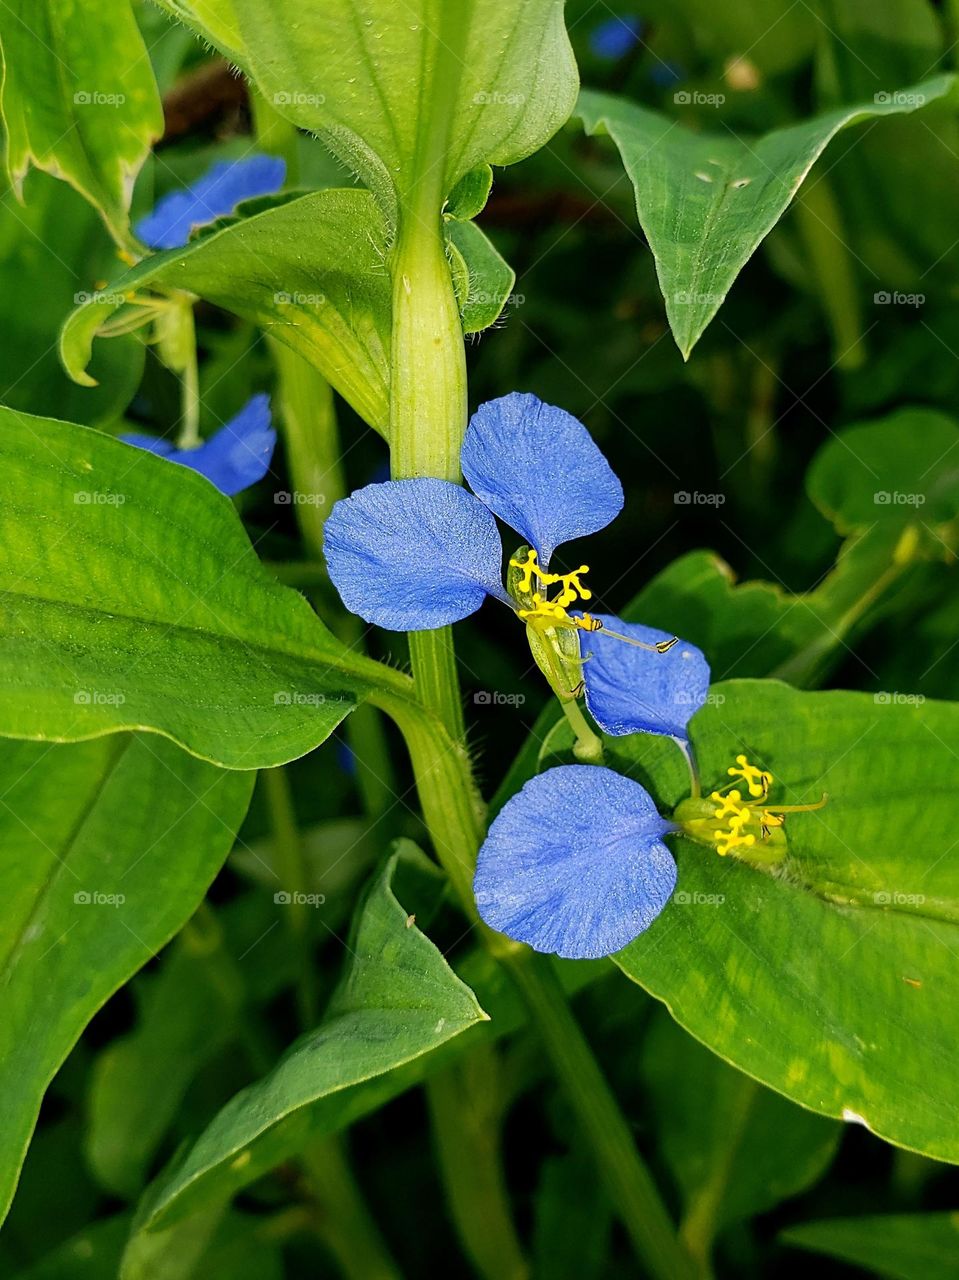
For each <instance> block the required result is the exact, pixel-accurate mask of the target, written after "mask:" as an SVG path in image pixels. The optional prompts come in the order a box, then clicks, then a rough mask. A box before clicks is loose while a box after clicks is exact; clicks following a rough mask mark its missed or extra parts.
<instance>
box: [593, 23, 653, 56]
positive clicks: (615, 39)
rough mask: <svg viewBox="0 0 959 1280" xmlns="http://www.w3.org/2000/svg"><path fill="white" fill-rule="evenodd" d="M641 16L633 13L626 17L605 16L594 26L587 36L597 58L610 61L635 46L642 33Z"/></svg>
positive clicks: (623, 54)
mask: <svg viewBox="0 0 959 1280" xmlns="http://www.w3.org/2000/svg"><path fill="white" fill-rule="evenodd" d="M644 25H645V24H644V23H643V20H642V18H639V17H637V16H636V15H635V14H630V15H628V16H626V17H616V18H607V19H606V21H605V22H601V23H600V24H599V26H598V27H594V28H593V30H592V32H591V33H590V37H589V47H590V49H591V50H592V51H593V53H594V54H595V55H596V57H597V58H603V59H605V60H608V61H610V62H612V61H614V60H616V59H618V58H622V57H624V56H625V55H626V54H627V53H629V51H630V49H633V48H635V46H636V45H637V44H638V43H639V40H640V37H641V36H642V34H643V27H644Z"/></svg>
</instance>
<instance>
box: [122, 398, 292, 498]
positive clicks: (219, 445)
mask: <svg viewBox="0 0 959 1280" xmlns="http://www.w3.org/2000/svg"><path fill="white" fill-rule="evenodd" d="M120 439H121V440H124V441H126V443H127V444H132V445H136V446H137V448H138V449H147V450H149V452H150V453H155V454H157V455H158V456H159V457H161V458H166V459H167V460H168V461H169V462H178V463H180V465H181V466H184V467H189V468H190V469H191V470H192V471H199V473H200V475H201V476H206V478H207V479H208V480H212V481H213V483H214V484H215V485H216V487H217V488H218V489H219V490H220V491H221V492H222V493H226V494H229V495H231V496H232V495H233V494H234V493H239V492H240V490H241V489H246V488H248V487H249V486H250V485H251V484H256V482H257V480H262V478H263V477H264V476H265V475H266V473H267V471H268V470H269V469H270V459H271V458H272V457H273V449H274V448H275V446H276V432H275V431H274V430H273V428H272V426H271V419H270V400H269V397H268V396H265V395H258V396H254V397H253V399H252V400H250V401H248V403H247V404H246V405H244V407H243V408H242V409H241V410H240V412H239V413H238V414H237V415H236V417H235V418H231V419H230V421H229V422H228V423H227V424H226V426H224V427H221V428H220V430H219V431H217V433H216V434H215V435H213V436H211V437H210V439H209V440H206V441H204V443H203V444H201V445H199V446H198V447H197V448H196V449H177V448H176V446H175V445H173V444H171V443H170V441H169V440H160V439H159V438H158V437H157V436H145V435H139V434H136V433H134V434H130V435H124V436H121V437H120Z"/></svg>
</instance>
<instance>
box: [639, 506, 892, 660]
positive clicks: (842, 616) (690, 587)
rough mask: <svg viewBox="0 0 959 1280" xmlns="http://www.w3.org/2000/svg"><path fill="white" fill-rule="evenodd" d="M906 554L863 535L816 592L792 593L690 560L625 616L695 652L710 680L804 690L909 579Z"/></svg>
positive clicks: (879, 537)
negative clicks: (755, 679)
mask: <svg viewBox="0 0 959 1280" xmlns="http://www.w3.org/2000/svg"><path fill="white" fill-rule="evenodd" d="M907 552H908V547H907V548H905V549H904V548H902V547H901V546H900V531H899V530H898V529H894V528H892V529H889V528H880V529H873V530H870V531H869V532H868V533H865V534H862V535H861V536H856V537H853V538H850V539H849V540H848V542H846V543H845V544H844V546H843V547H842V549H841V551H840V554H839V558H838V560H837V562H836V566H835V568H834V569H833V570H832V571H831V572H830V573H828V574H827V575H826V576H825V577H824V578H823V580H822V581H821V582H820V583H819V584H818V585H817V586H816V587H815V589H814V590H812V591H807V592H800V593H797V594H792V593H790V592H788V591H784V590H783V589H782V588H781V587H778V586H775V585H774V584H773V583H770V582H764V581H758V580H753V581H747V582H739V583H738V582H736V579H735V575H734V574H733V571H732V569H730V567H729V565H727V564H726V562H725V561H724V560H721V559H720V558H719V557H718V556H717V555H715V554H714V553H712V552H710V551H691V552H689V553H688V554H687V555H685V556H680V557H679V559H678V560H674V561H673V563H672V564H670V565H668V566H667V567H666V568H665V569H663V570H662V572H661V573H658V574H657V575H656V577H655V578H653V579H652V581H651V582H649V583H648V584H647V586H645V587H644V588H643V590H642V591H641V592H640V593H639V595H638V596H636V597H635V598H634V599H633V600H632V601H630V603H629V604H628V605H627V607H626V608H625V609H624V610H623V615H622V616H623V617H624V618H626V619H627V620H629V621H636V622H644V623H646V625H647V626H653V627H660V628H662V629H664V630H668V631H673V632H675V633H676V634H677V635H681V636H682V637H683V639H684V640H689V641H691V642H692V643H693V644H695V645H698V647H699V648H701V649H702V650H703V652H704V653H705V654H706V656H707V658H708V659H709V663H710V666H711V668H712V672H713V676H714V678H715V679H716V680H727V679H730V678H732V677H737V676H767V675H771V676H775V677H777V678H778V679H782V680H788V681H789V682H790V683H791V684H800V685H808V684H811V683H813V682H814V681H815V680H816V679H821V678H822V677H823V676H824V675H825V674H826V673H827V672H828V670H829V669H830V667H831V666H833V665H834V664H835V663H836V661H837V660H838V659H839V658H841V657H842V656H843V655H844V654H846V653H847V652H848V651H849V647H850V645H851V644H852V643H853V642H854V639H855V637H856V636H857V635H858V634H859V632H860V630H861V629H862V628H863V627H864V626H865V625H866V624H867V622H868V619H869V617H870V610H871V609H872V608H873V607H874V606H876V605H877V604H878V603H879V602H880V601H881V600H882V599H883V598H884V596H885V593H886V592H887V591H888V590H890V589H891V588H892V586H893V585H894V584H895V583H896V582H898V581H899V579H900V578H901V577H902V576H903V575H904V574H905V573H906V572H907V571H908V570H909V567H910V564H911V560H910V558H909V555H908V554H907Z"/></svg>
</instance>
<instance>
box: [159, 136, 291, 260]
mask: <svg viewBox="0 0 959 1280" xmlns="http://www.w3.org/2000/svg"><path fill="white" fill-rule="evenodd" d="M285 178H286V162H285V161H284V160H281V159H280V158H279V157H277V156H261V155H253V156H247V157H245V158H244V159H243V160H219V161H217V163H216V164H214V165H213V166H212V167H211V168H210V169H208V170H207V171H206V173H205V174H204V175H203V177H202V178H200V179H199V180H198V181H197V182H194V183H193V185H192V186H190V187H187V188H186V190H185V191H171V192H170V194H169V195H166V196H164V197H163V199H162V200H160V201H159V202H158V203H157V205H156V207H155V208H154V210H153V212H152V213H148V214H147V216H146V217H145V218H141V219H140V221H139V222H138V223H137V224H136V227H135V228H134V230H135V231H136V233H137V235H138V236H139V238H140V239H141V240H142V241H143V243H144V244H146V245H149V246H150V248H151V249H179V248H181V247H182V246H183V245H185V244H186V243H187V241H188V240H189V239H190V232H191V231H192V230H193V228H194V227H198V226H202V225H203V223H205V222H213V221H214V220H215V219H216V218H222V217H223V216H224V215H225V214H228V213H232V212H233V210H234V209H235V208H236V206H237V205H238V204H239V203H240V202H241V200H250V199H252V197H253V196H268V195H272V194H273V192H274V191H279V189H280V188H281V187H282V186H283V181H284V179H285Z"/></svg>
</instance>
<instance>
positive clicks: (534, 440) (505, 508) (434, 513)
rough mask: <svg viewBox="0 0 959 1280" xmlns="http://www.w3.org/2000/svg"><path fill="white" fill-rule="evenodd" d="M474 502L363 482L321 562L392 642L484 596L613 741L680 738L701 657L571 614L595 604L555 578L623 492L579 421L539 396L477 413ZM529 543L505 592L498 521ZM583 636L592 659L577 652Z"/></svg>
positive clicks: (424, 486)
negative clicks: (566, 553)
mask: <svg viewBox="0 0 959 1280" xmlns="http://www.w3.org/2000/svg"><path fill="white" fill-rule="evenodd" d="M461 462H462V467H463V474H464V475H465V477H466V479H467V480H468V481H469V484H470V486H471V488H472V490H473V492H472V493H470V492H468V491H467V490H466V489H464V488H462V487H460V486H459V485H456V484H451V483H450V482H448V481H446V480H434V479H417V480H395V481H386V482H385V483H382V484H371V485H367V486H366V488H364V489H360V490H359V491H358V492H357V493H354V494H353V495H352V496H351V497H349V498H345V499H343V500H342V501H340V502H338V503H337V504H336V505H335V506H334V508H333V510H332V512H331V513H330V516H329V519H328V520H327V522H326V528H325V534H324V536H325V551H326V561H327V565H328V568H329V572H330V577H331V578H332V580H333V582H334V584H335V585H336V587H337V589H338V590H339V593H340V595H341V597H342V599H343V602H344V603H345V604H346V606H347V608H348V609H350V610H351V611H352V612H353V613H357V614H359V615H360V617H362V618H364V619H365V620H366V621H367V622H372V623H375V624H376V625H377V626H381V627H386V628H387V629H388V630H394V631H425V630H432V629H433V628H436V627H442V626H446V625H448V624H449V623H452V622H457V621H459V620H460V619H461V618H465V617H467V616H468V615H469V614H471V613H474V612H475V611H476V610H477V609H478V608H479V607H480V605H481V604H482V603H483V601H484V599H485V598H486V597H487V596H492V597H494V598H495V599H497V600H500V601H502V602H503V603H505V604H506V605H508V606H509V607H510V608H511V609H513V611H514V612H515V613H516V614H517V616H518V617H519V618H520V620H521V621H523V622H525V623H526V627H527V635H528V638H529V641H530V646H531V648H532V651H533V654H534V657H535V658H536V660H537V662H538V663H539V665H540V667H541V669H542V670H543V672H544V674H545V675H546V677H547V679H548V680H549V681H550V684H551V685H552V687H553V689H554V690H555V691H556V693H557V694H558V695H559V697H560V698H561V699H564V700H566V701H569V700H571V699H572V698H574V697H576V696H578V695H579V693H581V692H582V691H583V686H585V694H586V702H587V706H588V707H589V710H590V713H591V715H592V716H593V718H594V719H595V720H596V722H597V723H598V724H599V725H600V727H601V728H602V729H604V730H605V731H606V732H607V733H611V734H620V735H621V734H628V733H637V732H647V733H667V734H671V735H673V736H676V737H679V738H684V737H685V735H686V725H687V722H688V721H689V718H690V717H691V716H692V714H693V712H695V711H696V710H697V709H698V708H699V707H700V706H702V704H703V702H704V701H705V699H706V692H707V689H708V685H709V668H708V666H707V664H706V660H705V658H704V657H703V655H702V654H701V653H700V652H699V650H698V649H696V648H694V647H693V646H692V645H687V644H680V643H678V642H677V641H676V640H675V637H672V638H671V637H669V636H668V635H667V634H666V633H664V632H660V631H653V630H651V629H650V628H647V627H640V626H637V625H635V624H629V623H622V622H620V621H619V620H618V619H616V618H613V617H611V616H609V615H604V614H600V615H596V616H591V615H590V614H588V613H582V612H571V611H570V608H571V606H573V605H575V604H577V602H580V601H587V600H589V599H590V598H591V593H590V591H589V589H588V588H586V587H585V586H584V585H583V582H582V578H583V576H584V575H585V573H586V572H588V570H587V567H586V566H585V565H581V566H580V567H579V569H577V570H576V571H574V572H572V573H565V574H564V573H550V571H549V564H550V561H551V558H552V556H553V553H554V552H555V550H556V548H557V547H559V546H561V545H562V544H563V543H564V542H568V541H570V540H571V539H572V538H580V537H583V536H585V535H587V534H590V533H595V532H597V531H598V530H600V529H602V528H604V527H605V526H606V525H607V524H609V523H610V522H611V521H612V520H613V519H614V517H615V516H616V515H618V513H619V511H620V510H621V508H622V505H623V490H622V486H621V485H620V483H619V480H618V479H617V478H616V476H615V475H614V473H613V471H612V469H611V468H610V466H609V463H608V462H607V461H606V459H605V458H604V457H603V454H602V453H601V451H600V450H599V449H598V448H597V446H596V445H595V443H594V442H593V440H592V438H591V437H590V435H589V432H588V431H587V430H586V428H585V427H584V426H583V424H582V423H581V422H578V421H577V419H576V418H574V417H572V415H571V414H568V413H566V412H565V411H564V410H563V409H558V408H555V407H554V406H552V405H547V404H543V403H542V401H540V400H538V399H537V397H536V396H533V395H522V394H519V393H517V392H514V393H513V394H511V395H507V396H503V397H501V398H500V399H498V400H492V401H490V402H488V403H487V404H484V405H481V406H480V408H479V409H478V410H477V412H476V413H475V414H474V416H473V418H472V420H471V422H470V424H469V428H468V430H467V432H466V437H465V440H464V442H463V450H462V455H461ZM496 516H498V517H499V518H500V519H501V520H502V521H504V523H506V524H508V525H510V526H511V527H512V528H513V529H515V530H516V531H517V532H518V533H519V535H520V536H521V537H522V538H523V539H524V540H525V543H526V546H525V547H524V548H522V549H521V551H520V552H519V553H517V554H518V557H519V558H516V557H514V558H512V559H511V560H510V570H511V572H510V574H509V576H508V579H507V585H508V590H507V589H504V586H503V581H502V566H503V548H502V543H501V541H500V535H499V531H498V529H497V526H496V520H495V517H496ZM583 636H585V637H586V642H587V644H588V648H587V651H586V652H585V653H583V652H582V651H581V644H580V642H581V638H582V637H583Z"/></svg>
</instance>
